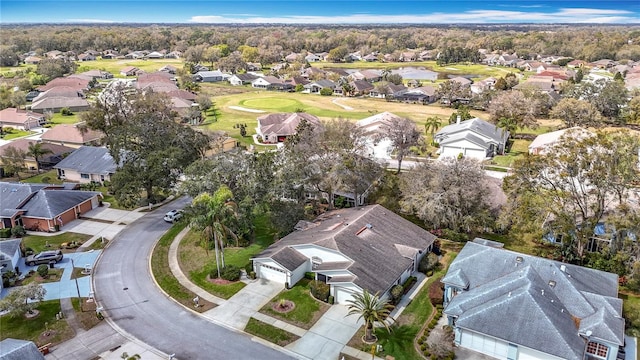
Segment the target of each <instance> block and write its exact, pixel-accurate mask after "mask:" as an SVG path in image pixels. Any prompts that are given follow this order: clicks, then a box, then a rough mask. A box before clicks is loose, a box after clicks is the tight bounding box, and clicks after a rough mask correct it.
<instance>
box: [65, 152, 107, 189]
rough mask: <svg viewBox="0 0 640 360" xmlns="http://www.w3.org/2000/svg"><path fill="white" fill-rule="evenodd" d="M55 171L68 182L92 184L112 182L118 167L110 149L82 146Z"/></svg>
mask: <svg viewBox="0 0 640 360" xmlns="http://www.w3.org/2000/svg"><path fill="white" fill-rule="evenodd" d="M54 169H56V170H58V177H59V178H61V179H65V180H67V181H74V182H79V183H90V182H99V183H103V182H105V181H111V176H112V175H113V174H115V172H116V169H117V166H116V162H115V160H113V157H112V156H111V154H110V153H109V149H107V148H105V147H97V146H81V147H80V148H78V150H76V151H74V152H73V153H71V155H69V156H67V157H66V158H64V159H63V160H62V161H60V162H59V163H58V164H57V165H56V166H54Z"/></svg>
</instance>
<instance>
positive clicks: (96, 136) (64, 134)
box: [41, 124, 103, 149]
mask: <svg viewBox="0 0 640 360" xmlns="http://www.w3.org/2000/svg"><path fill="white" fill-rule="evenodd" d="M102 136H103V135H102V133H100V132H98V131H94V130H87V131H81V130H80V129H79V128H78V127H77V126H75V125H67V124H62V125H58V126H54V127H52V128H51V129H49V131H47V132H45V133H44V134H42V137H41V140H42V142H43V143H49V144H58V145H63V146H68V147H72V148H76V149H77V148H79V147H81V146H83V145H99V144H100V139H102Z"/></svg>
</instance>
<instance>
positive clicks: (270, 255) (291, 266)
mask: <svg viewBox="0 0 640 360" xmlns="http://www.w3.org/2000/svg"><path fill="white" fill-rule="evenodd" d="M434 240H435V236H434V235H432V234H431V233H429V232H428V231H426V230H424V229H422V228H421V227H419V226H417V225H415V224H413V223H411V222H410V221H408V220H405V219H404V218H402V217H401V216H399V215H396V214H394V213H393V212H391V211H389V210H387V209H385V208H384V207H382V206H380V205H369V206H364V207H357V208H348V209H339V210H334V211H330V212H327V213H325V214H323V215H320V216H319V217H318V218H316V219H315V220H314V221H313V222H308V221H301V222H299V223H298V225H296V231H294V232H293V233H291V234H289V235H287V236H285V237H284V238H282V239H280V240H278V241H276V242H275V243H274V244H273V245H271V246H269V247H268V248H267V249H265V250H264V251H263V252H262V253H260V254H259V255H257V256H256V257H255V258H254V259H253V267H254V271H255V272H256V275H257V276H258V277H259V278H264V279H268V280H271V281H276V282H279V283H282V284H286V285H288V286H293V285H294V284H295V283H297V282H298V281H299V280H300V279H302V277H304V274H305V272H313V273H314V274H315V277H316V279H317V280H319V281H322V282H325V283H326V284H328V285H329V286H330V289H331V290H330V291H331V295H333V297H334V299H335V302H336V303H338V304H344V303H345V302H346V301H347V300H349V299H352V296H353V294H354V293H361V292H363V291H364V290H367V291H369V292H371V293H372V294H375V293H378V294H379V296H381V297H382V298H388V297H389V290H390V289H391V287H393V286H394V285H397V284H402V283H403V282H404V281H405V280H406V279H407V278H408V277H409V276H411V274H412V273H413V272H414V271H416V270H417V268H418V264H419V263H420V260H421V259H422V257H423V256H424V255H425V254H427V253H428V252H429V251H430V250H431V247H432V245H433V242H434Z"/></svg>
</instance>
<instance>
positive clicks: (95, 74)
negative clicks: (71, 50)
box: [78, 70, 113, 79]
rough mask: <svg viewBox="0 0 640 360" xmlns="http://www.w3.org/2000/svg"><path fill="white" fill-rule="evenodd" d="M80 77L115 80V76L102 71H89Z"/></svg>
mask: <svg viewBox="0 0 640 360" xmlns="http://www.w3.org/2000/svg"><path fill="white" fill-rule="evenodd" d="M78 75H82V76H86V77H90V78H92V79H113V74H112V73H110V72H108V71H102V70H89V71H85V72H83V73H80V74H78Z"/></svg>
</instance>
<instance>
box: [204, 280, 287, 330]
mask: <svg viewBox="0 0 640 360" xmlns="http://www.w3.org/2000/svg"><path fill="white" fill-rule="evenodd" d="M282 290H284V286H283V285H282V284H280V283H276V282H274V281H268V280H264V279H258V280H256V281H252V282H250V283H249V284H247V286H245V287H244V288H242V290H240V291H238V292H237V293H236V294H235V295H233V296H232V297H230V298H229V300H227V301H225V302H224V303H223V304H221V305H219V306H216V307H215V308H213V309H211V310H209V311H207V312H205V313H204V316H206V317H207V318H209V319H214V320H215V321H217V322H219V323H222V324H224V325H226V326H229V327H231V328H234V329H238V330H241V331H242V330H244V328H245V326H247V323H248V322H249V319H250V318H251V317H252V316H253V315H254V314H255V313H256V312H258V311H259V310H260V309H262V307H263V306H265V305H266V304H267V303H268V302H269V301H270V300H271V299H273V297H274V296H276V295H278V294H279V293H280V292H281V291H282Z"/></svg>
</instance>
